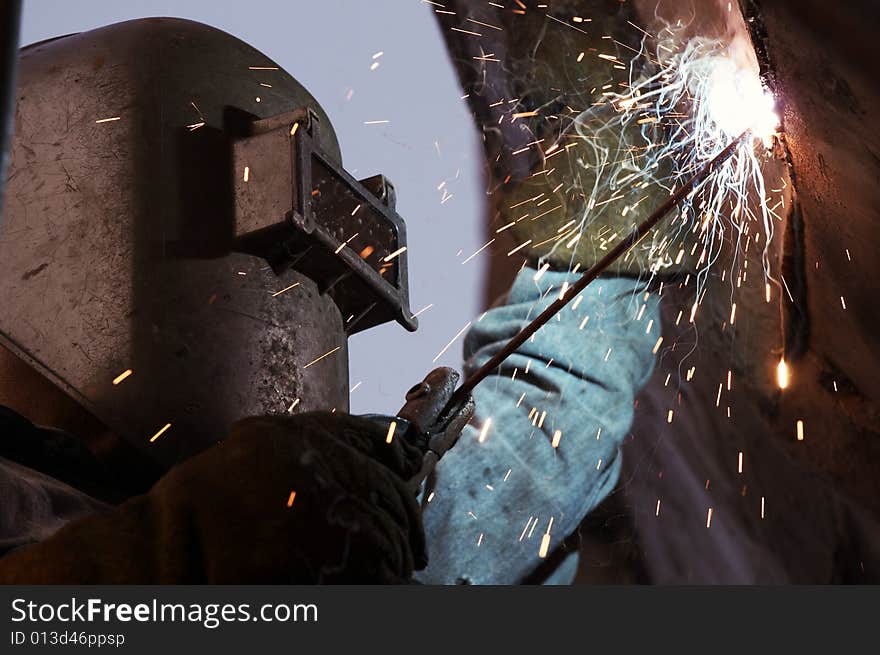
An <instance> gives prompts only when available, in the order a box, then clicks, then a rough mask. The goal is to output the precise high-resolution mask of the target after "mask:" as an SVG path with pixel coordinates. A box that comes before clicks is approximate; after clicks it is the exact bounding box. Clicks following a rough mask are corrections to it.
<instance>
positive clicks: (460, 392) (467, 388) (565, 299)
mask: <svg viewBox="0 0 880 655" xmlns="http://www.w3.org/2000/svg"><path fill="white" fill-rule="evenodd" d="M750 131H751V130H746V131H745V132H743V133H742V134H741V135H739V137H737V138H736V139H735V140H734V141H732V142H731V143H730V144H729V145H728V146H727V147H726V148H724V150H722V151H721V152H720V153H718V155H716V156H715V157H714V158H713V159H712V161H710V162H709V163H707V164H706V165H705V166H704V167H703V168H702V169H701V170H700V171H698V172H697V173H696V174H694V176H693V177H692V178H691V179H689V180H688V181H687V182H685V183H684V184H683V185H681V186H680V187H679V188H678V189H677V190H676V191H675V193H673V194H672V195H671V196H669V198H667V199H666V201H665V202H664V203H663V204H662V205H660V206H659V207H658V208H657V209H656V210H655V211H654V213H653V214H651V215H650V216H648V218H646V219H645V220H644V221H642V222H641V223H640V224H639V225H637V226H636V227H635V229H633V231H632V232H631V233H630V234H629V236H627V237H626V238H625V239H623V240H622V241H620V242H619V243H618V244H617V245H616V246H614V247H613V248H612V249H611V250H609V251H608V253H607V254H606V255H605V256H604V257H603V258H602V259H600V260H599V261H598V262H596V263H595V264H593V265H592V266H591V267H590V268H589V269H587V270H586V271H585V272H584V273H583V274H582V275H581V277H580V279H578V281H577V282H575V283H574V284H572V285H571V286H570V287H569V288H568V289H567V290H566V292H565V293H563V294H561V295H560V297H559V298H557V299H556V300H555V301H553V302H552V303H551V304H549V305H547V308H546V309H544V311H542V312H541V313H540V314H538V316H536V317H535V319H534V320H533V321H532V322H531V323H529V324H528V325H526V326H525V327H524V328H523V329H522V330H520V331H519V332H518V333H517V334H516V335H515V336H514V337H513V338H511V339H510V341H508V342H507V343H506V344H505V345H504V347H503V348H501V350H499V351H498V352H497V353H495V354H494V355H492V357H490V358H489V361H487V362H486V363H485V364H483V365H482V366H481V367H480V368H478V369H477V370H476V371H474V372H473V373H471V374H470V375H469V376H468V377H467V378H465V380H464V381H463V382H462V383H461V386H459V387H458V389H456V390H455V392H454V393H453V394H452V397H451V398H450V399H449V402H448V403H447V405H446V410H445V411H444V412H443V414H445V415H447V416H448V415H451V414H452V413H453V412H455V411H456V408H457V407H459V406H460V405H462V404H463V403H464V402H465V401H466V400H467V398H468V396H469V395H470V393H471V391H473V389H474V387H476V386H477V385H478V384H479V383H480V382H482V381H483V380H484V379H485V378H486V377H488V376H489V374H491V373H492V372H494V371H495V370H496V369H497V368H498V367H499V366H500V365H501V363H502V362H503V361H504V360H505V359H507V358H508V357H509V356H510V355H512V354H513V353H514V352H516V349H517V348H519V347H520V346H521V345H522V344H524V343H525V342H526V341H527V340H528V339H529V337H531V336H532V335H533V334H535V332H537V331H538V330H539V329H541V327H542V326H544V325H545V324H546V323H547V322H548V321H549V320H550V319H551V318H553V317H554V316H555V315H556V314H557V313H558V312H559V311H560V310H561V309H562V308H563V307H565V306H566V305H567V304H568V303H569V302H570V301H571V299H572V298H574V297H575V296H577V294H579V293H580V292H581V291H583V290H584V289H586V288H587V285H589V284H590V282H592V281H593V280H595V279H596V278H597V277H599V275H601V274H602V273H603V272H605V271H606V270H607V269H608V267H609V266H611V264H613V263H614V262H615V261H617V260H618V259H619V258H620V257H622V256H623V255H624V254H625V253H627V252H629V251H630V250H631V249H632V248H633V247H634V246H635V245H636V244H637V243H638V242H639V241H641V240H642V238H643V237H644V236H645V235H646V234H647V233H648V232H649V231H650V230H651V228H653V227H654V226H655V225H657V223H659V222H660V221H661V220H662V219H663V217H665V216H666V214H668V213H669V212H670V211H671V210H672V209H673V208H675V207H676V205H678V203H680V202H681V201H682V200H684V199H685V198H686V197H687V196H688V195H689V194H690V193H691V192H692V191H694V190H695V189H696V188H697V186H699V185H700V184H701V183H703V182H704V181H705V180H706V179H707V178H708V177H709V176H710V175H711V174H712V172H713V171H714V170H715V168H716V167H717V166H719V165H721V164H723V163H724V162H725V161H727V160H728V159H729V158H730V156H731V155H733V153H734V152H736V149H737V148H738V147H739V145H740V144H741V143H742V142H743V141H744V140H745V139H746V137H747V136H748V135H749V133H750Z"/></svg>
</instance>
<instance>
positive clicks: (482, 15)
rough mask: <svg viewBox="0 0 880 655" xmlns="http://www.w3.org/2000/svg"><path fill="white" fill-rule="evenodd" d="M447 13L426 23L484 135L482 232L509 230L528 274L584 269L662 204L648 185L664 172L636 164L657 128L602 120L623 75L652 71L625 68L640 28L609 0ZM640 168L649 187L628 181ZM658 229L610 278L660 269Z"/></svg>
mask: <svg viewBox="0 0 880 655" xmlns="http://www.w3.org/2000/svg"><path fill="white" fill-rule="evenodd" d="M446 5H447V9H449V10H450V11H443V12H439V11H438V12H437V14H436V16H437V19H438V21H439V22H440V24H441V31H442V33H443V35H444V38H445V39H446V42H447V47H448V49H449V51H450V55H451V57H452V59H453V61H454V63H455V66H456V70H457V72H458V75H459V79H460V81H461V84H462V87H463V90H464V92H465V94H466V97H467V98H468V102H469V103H470V106H471V108H472V110H473V111H474V115H475V118H476V120H477V124H478V128H479V129H480V130H481V131H482V136H483V144H484V149H485V155H486V161H487V163H488V165H489V168H490V184H491V187H490V197H491V199H492V217H493V219H492V224H491V228H492V232H499V233H500V232H505V231H507V230H509V232H508V233H509V234H511V235H512V236H513V238H514V243H515V245H516V246H522V247H521V248H519V249H518V252H520V253H522V254H525V255H526V256H527V258H528V260H529V261H530V262H531V263H532V264H533V265H534V264H535V263H537V262H539V261H547V262H549V263H550V264H551V265H552V267H553V268H554V269H557V270H563V271H567V270H569V269H571V268H572V267H574V266H575V265H576V264H580V267H581V269H584V268H586V267H588V266H590V265H592V264H593V263H595V262H596V261H597V260H598V259H600V258H601V257H602V256H603V255H604V254H605V251H606V250H607V248H608V247H610V246H613V245H614V244H615V243H616V242H617V241H619V240H621V239H622V238H623V237H625V236H627V235H628V234H629V232H630V231H632V228H633V227H634V226H635V225H636V224H637V223H638V222H640V221H642V220H643V219H644V218H646V217H647V216H649V215H650V214H651V212H652V211H653V210H654V209H655V208H656V207H657V206H658V205H659V204H661V203H662V202H663V200H665V199H666V197H667V195H668V190H667V189H666V188H664V187H662V186H661V185H659V184H656V183H655V179H662V178H663V177H664V174H665V170H661V169H663V166H664V163H663V162H661V163H660V165H659V167H658V168H657V169H653V170H651V169H650V168H649V164H650V162H649V161H648V160H647V158H646V157H645V154H646V153H647V152H648V151H649V149H650V144H651V142H652V141H656V140H658V139H659V138H662V136H660V135H658V134H657V133H658V132H659V131H660V130H661V129H662V128H661V127H660V126H655V125H652V124H651V123H650V121H645V122H642V123H639V122H638V117H635V118H634V119H633V120H632V121H630V123H629V124H628V126H627V127H626V128H625V129H622V128H620V127H619V125H618V124H616V123H614V122H613V121H612V119H614V118H616V117H618V116H619V113H620V112H619V110H618V108H615V107H612V106H611V104H610V103H609V102H608V101H607V99H608V97H609V94H611V93H617V94H621V95H625V94H626V93H627V92H628V91H627V90H628V89H629V88H630V83H631V78H630V76H631V75H632V76H633V77H634V78H639V77H645V76H650V75H653V74H654V73H655V72H656V71H655V70H654V69H653V67H651V65H650V64H647V63H645V64H644V66H643V67H642V68H636V70H630V60H631V59H632V58H633V56H634V54H635V53H636V52H638V50H639V49H640V48H641V41H642V38H643V37H644V33H643V32H640V31H639V29H637V28H636V27H634V26H633V23H635V24H639V23H640V21H639V18H638V17H637V15H636V13H635V8H634V7H632V6H631V5H632V3H622V2H619V1H618V0H559V1H557V2H554V3H552V5H550V9H536V8H535V7H534V6H532V7H530V8H528V9H522V10H519V9H516V8H515V7H513V6H508V7H507V8H505V9H501V8H498V7H495V6H492V5H491V3H475V2H469V1H468V0H457V1H456V0H453V1H452V2H451V3H446ZM450 5H451V6H450ZM489 25H492V26H495V27H496V28H498V29H492V28H490V27H484V26H489ZM462 30H464V31H462ZM474 32H476V33H478V34H479V35H480V36H479V38H476V37H475V36H473V33H474ZM643 59H644V58H643ZM640 61H641V60H640ZM644 61H647V60H644ZM646 169H647V170H649V171H651V173H650V178H651V183H648V184H645V182H646V180H645V178H635V177H634V176H633V175H632V174H633V173H636V172H638V171H642V170H646ZM634 180H635V182H634ZM662 225H663V224H661V227H660V228H658V229H655V231H654V233H653V234H652V235H650V236H648V237H646V238H645V239H643V240H642V241H641V242H640V243H639V244H638V245H637V246H636V247H635V248H634V249H633V250H632V251H631V252H630V253H629V254H627V255H626V256H624V257H623V258H621V259H620V260H618V261H617V262H616V263H615V264H614V265H613V266H612V268H610V269H609V272H611V273H618V274H623V275H633V276H637V275H639V274H641V273H643V272H645V271H646V270H647V269H648V268H654V269H655V270H656V269H658V268H662V267H667V268H668V267H669V265H670V264H671V262H670V261H669V260H670V256H671V257H672V258H674V257H675V255H676V253H677V251H678V247H677V246H676V247H675V251H674V252H671V253H670V252H666V250H667V246H669V244H668V243H664V241H663V234H664V231H663V229H662ZM679 265H680V267H681V266H684V265H685V264H682V263H681V262H679ZM667 272H677V271H667Z"/></svg>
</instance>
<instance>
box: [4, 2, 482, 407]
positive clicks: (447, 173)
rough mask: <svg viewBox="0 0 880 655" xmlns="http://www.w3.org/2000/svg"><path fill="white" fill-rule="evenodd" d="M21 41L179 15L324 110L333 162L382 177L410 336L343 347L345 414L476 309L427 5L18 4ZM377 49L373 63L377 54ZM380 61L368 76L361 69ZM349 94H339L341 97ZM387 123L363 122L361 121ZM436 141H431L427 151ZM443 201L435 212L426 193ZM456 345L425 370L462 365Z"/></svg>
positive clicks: (384, 390) (467, 135)
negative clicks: (347, 365) (249, 51)
mask: <svg viewBox="0 0 880 655" xmlns="http://www.w3.org/2000/svg"><path fill="white" fill-rule="evenodd" d="M23 12H24V16H23V19H22V28H21V44H22V45H24V44H27V43H32V42H34V41H40V40H42V39H46V38H49V37H52V36H58V35H61V34H69V33H71V32H80V31H84V30H88V29H91V28H94V27H99V26H102V25H108V24H111V23H115V22H119V21H123V20H129V19H132V18H139V17H146V16H177V17H182V18H189V19H192V20H196V21H199V22H202V23H207V24H209V25H212V26H214V27H218V28H220V29H223V30H225V31H227V32H229V33H231V34H233V35H235V36H237V37H238V38H240V39H242V40H244V41H246V42H247V43H249V44H250V45H252V46H254V47H256V48H257V49H258V50H261V51H262V52H264V53H265V54H267V55H268V56H269V57H271V58H272V59H274V60H275V61H277V62H278V64H279V65H280V66H282V67H283V68H284V69H286V70H287V71H288V72H290V73H291V74H292V75H293V76H294V77H296V78H297V79H299V81H300V82H302V83H303V84H304V85H305V87H306V88H307V89H309V91H311V93H312V94H313V95H314V96H315V97H316V98H317V99H318V101H319V102H320V103H321V104H322V106H323V107H324V109H325V110H326V111H327V113H328V114H329V115H330V119H331V120H332V122H333V126H334V127H335V129H336V132H337V134H338V136H339V141H340V144H341V147H342V154H343V161H344V164H345V167H346V168H347V169H348V170H349V172H351V173H352V174H353V175H354V176H355V177H358V178H361V177H367V176H368V175H372V174H374V173H376V172H381V173H384V174H385V175H386V176H387V177H388V178H389V179H391V181H392V182H393V183H394V185H395V187H396V188H397V196H398V211H399V212H400V214H401V215H402V216H403V217H404V218H405V219H406V222H407V227H408V236H409V253H408V254H409V265H410V293H411V307H412V310H413V312H417V311H419V310H420V309H422V308H423V307H425V306H426V305H429V304H432V303H433V307H432V308H431V309H429V310H427V311H426V312H425V313H423V314H422V315H420V316H419V320H420V321H421V327H420V328H419V331H418V332H417V333H415V334H410V333H407V332H405V331H404V330H403V328H401V327H399V326H398V325H396V324H388V325H384V326H380V327H378V328H375V329H373V330H370V331H368V332H366V333H361V334H359V335H356V336H354V337H353V338H352V339H351V340H350V344H349V345H350V349H351V384H352V386H355V385H357V384H358V383H359V382H360V383H361V384H360V386H359V387H358V388H357V389H356V390H355V391H354V392H353V393H352V396H351V406H352V411H353V412H355V413H358V412H390V411H394V410H396V409H397V408H398V407H399V406H400V404H401V403H402V399H403V394H404V393H405V391H406V389H408V388H409V387H410V386H412V385H413V384H414V383H415V382H418V381H419V380H421V378H422V376H423V375H424V374H425V373H426V372H427V371H428V370H430V369H431V368H432V367H433V366H435V364H433V363H432V361H431V360H432V359H433V357H434V356H435V355H436V354H437V353H438V352H440V350H441V349H442V348H443V347H444V346H445V345H446V344H447V343H448V341H449V340H450V339H451V338H452V337H453V336H454V335H455V334H456V333H457V332H458V331H459V330H460V329H461V328H462V327H463V326H464V325H465V324H466V323H467V322H468V321H469V320H471V319H472V318H473V317H474V316H476V314H477V312H478V311H479V310H480V301H481V295H482V294H481V290H482V279H483V273H484V266H483V264H484V261H485V257H486V256H487V253H485V252H484V253H482V254H481V255H479V256H477V257H476V258H474V259H473V260H471V261H470V262H468V263H467V264H462V262H463V261H464V260H465V259H466V258H467V257H468V256H469V255H470V254H472V253H473V252H474V251H476V250H477V249H478V248H479V247H480V246H481V245H482V244H483V243H484V241H482V235H483V228H482V210H481V208H482V205H481V197H482V193H483V191H482V162H481V159H480V157H481V156H480V154H479V153H478V151H477V147H478V143H477V137H476V131H475V129H474V127H473V124H472V120H471V117H470V114H469V113H468V111H467V108H466V106H465V102H464V101H463V100H461V91H460V90H459V88H458V84H457V81H456V79H455V77H454V73H453V71H452V67H451V65H450V63H449V62H448V60H447V57H446V52H445V50H444V47H443V43H442V40H441V37H440V34H439V32H438V30H437V27H436V26H435V24H434V19H433V17H432V16H431V9H430V6H429V5H427V4H425V3H423V2H421V1H420V0H371V1H370V2H361V1H358V0H319V1H314V2H305V1H303V0H296V1H292V2H278V1H274V2H269V1H266V0H247V1H240V0H238V1H235V2H233V1H230V0H187V1H186V2H183V1H181V0H177V1H176V2H175V1H172V0H136V1H128V0H127V1H125V2H120V1H118V0H117V1H110V0H76V1H72V0H25V2H24V9H23ZM380 51H381V52H383V53H384V54H383V55H382V56H380V57H379V58H377V59H375V60H374V59H373V55H374V54H376V53H377V52H380ZM374 61H377V62H378V63H379V66H378V68H376V70H370V67H371V64H373V63H374ZM349 91H353V95H352V96H351V99H350V100H346V96H347V95H348V94H349ZM374 120H388V121H390V122H389V123H387V124H382V125H365V124H364V123H365V121H374ZM435 142H436V145H435ZM444 181H446V186H445V189H446V190H447V191H448V193H451V194H452V197H451V198H449V199H448V200H446V202H445V203H443V204H442V205H441V199H442V197H443V194H442V191H440V190H438V188H437V187H438V186H439V185H440V184H441V183H442V182H444ZM460 354H461V347H460V340H459V342H458V343H456V344H455V345H454V346H453V347H452V348H450V349H449V350H448V351H447V353H446V354H445V356H444V357H443V358H441V359H439V360H438V361H437V364H436V365H439V364H446V365H448V366H454V367H456V368H458V367H459V365H460Z"/></svg>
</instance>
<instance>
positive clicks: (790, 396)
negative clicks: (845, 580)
mask: <svg viewBox="0 0 880 655" xmlns="http://www.w3.org/2000/svg"><path fill="white" fill-rule="evenodd" d="M746 5H747V8H749V7H751V10H752V11H756V12H757V16H758V18H759V22H757V23H752V25H753V30H754V32H755V34H754V36H755V37H756V40H757V42H758V45H759V53H761V54H762V55H763V57H762V58H763V61H762V64H763V66H764V67H765V69H766V71H767V72H768V74H769V75H770V76H771V78H772V79H773V80H774V84H775V87H776V88H775V91H776V94H777V97H778V101H779V105H780V108H781V109H782V116H783V121H784V127H785V141H786V144H787V147H788V151H789V156H790V161H791V167H792V171H793V182H794V187H795V191H796V201H797V214H798V219H799V221H800V226H801V227H800V234H798V235H794V236H796V237H797V238H798V239H799V240H800V242H801V243H800V248H801V249H802V254H801V257H802V260H803V290H802V295H803V297H802V299H801V300H800V303H799V304H800V308H799V311H800V312H801V313H802V314H803V316H804V317H805V318H806V320H808V325H806V326H805V330H804V333H805V335H806V344H805V345H804V347H803V350H804V355H803V356H802V357H801V358H800V360H799V361H798V362H796V365H795V369H794V376H795V377H794V384H793V385H792V388H791V390H790V392H789V393H787V394H786V398H785V400H784V402H782V403H781V408H780V411H781V417H780V424H781V425H783V426H784V425H791V424H794V422H795V420H803V421H804V424H805V426H806V433H807V438H805V440H804V441H803V442H802V443H797V442H793V441H791V440H785V442H786V446H787V449H788V450H789V452H791V453H792V454H795V455H796V456H797V457H798V458H799V459H802V460H806V461H809V462H811V463H812V464H814V465H816V466H817V467H819V468H820V469H822V470H824V471H827V472H828V473H829V474H830V475H831V476H832V477H833V479H834V480H835V481H836V482H837V484H839V485H840V489H841V490H843V491H845V492H847V493H849V494H851V495H852V496H854V497H856V498H858V499H859V500H860V501H861V502H863V503H864V504H865V505H866V506H868V507H870V508H871V509H872V510H873V512H874V513H875V515H880V502H878V498H880V496H878V492H880V476H878V475H877V472H878V470H880V430H878V427H877V426H878V421H880V407H878V397H880V367H878V361H880V357H878V352H880V342H878V334H880V333H878V329H877V326H878V324H880V323H878V322H880V308H878V305H877V302H876V298H875V296H876V290H877V283H876V280H877V278H878V273H880V271H878V266H880V260H878V258H877V250H878V243H880V236H878V227H877V218H878V215H880V184H878V181H880V133H878V131H877V130H876V124H877V121H878V118H880V93H878V90H880V89H878V86H877V80H876V72H875V70H874V68H875V66H876V61H877V60H878V59H880V43H878V41H877V39H876V33H877V30H878V28H880V15H878V12H877V8H876V6H875V5H874V4H873V3H869V2H864V1H855V2H847V3H838V4H836V5H834V6H833V7H829V6H828V5H827V3H820V2H817V1H815V0H805V1H804V2H799V3H796V4H795V3H789V2H783V1H782V0H760V1H759V2H751V3H746ZM788 236H789V235H787V238H788ZM788 433H790V431H787V432H783V434H786V435H788Z"/></svg>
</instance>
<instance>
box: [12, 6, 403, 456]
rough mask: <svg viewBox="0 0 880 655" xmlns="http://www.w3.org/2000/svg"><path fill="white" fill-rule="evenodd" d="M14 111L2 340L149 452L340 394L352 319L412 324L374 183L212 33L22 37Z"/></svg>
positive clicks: (183, 29)
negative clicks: (348, 168) (30, 41)
mask: <svg viewBox="0 0 880 655" xmlns="http://www.w3.org/2000/svg"><path fill="white" fill-rule="evenodd" d="M15 131H16V135H15V139H14V141H13V144H12V149H11V154H12V156H11V165H10V171H9V173H10V174H9V184H8V189H7V192H8V202H7V208H6V209H7V211H6V220H5V224H4V225H3V228H2V231H0V306H2V307H3V311H2V312H0V342H2V343H3V345H5V346H7V347H8V348H10V349H11V350H13V351H14V352H15V353H16V354H18V356H19V357H21V358H22V359H24V360H26V361H27V362H29V363H30V364H31V365H32V366H33V367H34V368H36V369H37V370H38V371H40V372H41V373H42V374H44V375H45V376H46V377H48V378H49V379H50V380H52V381H53V382H54V383H55V384H57V385H58V386H59V387H60V388H61V389H62V390H64V391H65V392H66V393H68V394H69V395H70V396H72V397H73V398H74V399H76V400H77V401H78V402H79V403H81V404H82V405H83V406H84V407H86V408H87V409H88V410H89V411H90V412H91V413H93V414H94V415H95V416H96V417H97V418H98V419H100V420H101V421H102V422H103V423H105V424H106V425H107V426H109V427H110V428H111V429H112V430H113V431H114V432H115V433H117V434H119V435H120V436H123V437H125V438H126V439H127V440H129V441H130V442H132V443H134V444H135V445H137V446H139V447H141V448H143V449H145V450H146V451H147V452H148V453H150V454H151V455H153V456H154V457H156V459H158V460H159V461H160V462H161V463H163V464H165V465H171V464H173V463H175V462H177V461H180V460H181V459H183V458H186V457H187V456H189V455H191V454H193V453H195V452H198V451H199V450H201V449H203V448H205V447H207V446H208V445H210V444H212V443H214V442H216V441H218V440H220V439H222V438H223V437H224V436H225V435H226V434H227V432H228V429H229V426H230V424H231V423H232V422H234V421H235V420H237V419H239V418H242V417H245V416H251V415H266V414H281V413H286V412H299V411H308V410H319V409H321V410H334V409H336V410H340V411H346V410H347V409H348V406H349V405H348V356H347V336H348V334H350V333H352V332H356V331H358V330H362V329H365V328H366V327H369V326H371V325H376V324H378V323H381V322H384V321H388V320H398V321H399V322H400V323H402V324H403V325H405V326H406V327H407V328H409V329H414V327H415V321H414V320H412V316H411V314H410V312H409V308H408V306H407V300H408V298H407V288H406V285H407V279H406V251H405V246H406V241H405V231H404V227H403V221H402V219H401V218H400V217H399V216H398V215H397V214H396V212H395V211H394V208H393V190H391V187H390V185H387V187H386V185H385V183H384V182H382V183H381V184H376V181H375V180H373V181H367V182H365V183H364V184H361V183H359V182H357V181H356V180H354V179H353V178H352V177H351V176H350V175H348V173H346V172H345V171H344V169H343V168H342V161H341V156H340V150H339V144H338V142H337V139H336V135H335V133H334V131H333V128H332V125H331V124H330V121H329V118H328V117H327V115H326V114H325V113H324V111H323V110H322V109H321V107H320V105H318V103H317V102H316V101H315V99H314V98H313V97H312V96H311V95H310V94H309V93H308V91H306V89H304V88H303V87H302V85H300V84H299V83H298V82H297V81H296V80H295V79H294V78H293V77H292V76H291V75H290V74H288V73H287V72H285V71H284V70H282V69H281V68H280V67H279V66H278V65H277V64H276V63H275V62H273V61H272V60H270V59H268V58H267V57H266V56H265V55H263V54H261V53H260V52H258V51H257V50H255V49H254V48H252V47H250V46H249V45H247V44H246V43H243V42H242V41H240V40H238V39H236V38H234V37H232V36H230V35H228V34H225V33H224V32H221V31H219V30H216V29H213V28H211V27H208V26H205V25H201V24H198V23H194V22H190V21H185V20H179V19H167V18H161V19H145V20H136V21H130V22H126V23H120V24H117V25H111V26H109V27H105V28H101V29H97V30H94V31H91V32H85V33H82V34H77V35H72V36H67V37H62V38H58V39H54V40H50V41H47V42H42V43H39V44H35V45H33V46H30V47H27V48H25V49H23V50H22V52H21V62H20V75H19V85H18V93H17V108H16V112H15ZM335 194H339V197H334V196H335ZM357 207H359V209H357V210H356V208H357ZM355 210H356V211H355ZM369 249H372V250H369ZM368 250H369V252H368Z"/></svg>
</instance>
